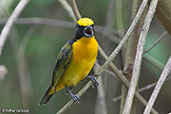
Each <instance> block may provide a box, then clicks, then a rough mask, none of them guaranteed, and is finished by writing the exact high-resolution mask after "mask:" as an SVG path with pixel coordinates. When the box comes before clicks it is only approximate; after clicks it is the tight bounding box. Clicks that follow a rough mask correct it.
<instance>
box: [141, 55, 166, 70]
mask: <svg viewBox="0 0 171 114" xmlns="http://www.w3.org/2000/svg"><path fill="white" fill-rule="evenodd" d="M144 60H145V61H147V62H149V63H150V64H152V65H154V66H155V67H156V68H157V69H159V70H160V71H162V70H163V68H164V64H163V63H162V62H160V61H159V60H157V59H156V58H154V57H153V56H151V55H150V54H148V53H146V54H144Z"/></svg>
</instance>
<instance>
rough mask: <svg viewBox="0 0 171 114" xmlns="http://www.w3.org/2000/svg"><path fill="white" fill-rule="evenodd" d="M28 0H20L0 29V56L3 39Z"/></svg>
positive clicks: (4, 39)
mask: <svg viewBox="0 0 171 114" xmlns="http://www.w3.org/2000/svg"><path fill="white" fill-rule="evenodd" d="M28 2H29V0H20V2H19V3H18V5H17V6H16V8H15V9H14V11H13V13H12V14H11V16H10V17H9V19H8V21H7V23H6V24H5V26H4V28H3V29H2V31H1V34H0V56H1V54H2V49H3V46H4V44H5V41H6V39H7V36H8V34H9V32H10V30H11V27H12V25H13V24H14V21H15V20H16V19H17V18H18V16H19V15H20V13H21V12H22V10H23V9H24V8H25V6H26V5H27V3H28Z"/></svg>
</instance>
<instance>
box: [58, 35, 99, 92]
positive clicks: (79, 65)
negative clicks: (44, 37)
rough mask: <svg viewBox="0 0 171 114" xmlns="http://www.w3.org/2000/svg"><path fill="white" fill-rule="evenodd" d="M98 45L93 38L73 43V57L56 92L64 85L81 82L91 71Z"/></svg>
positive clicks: (84, 38)
mask: <svg viewBox="0 0 171 114" xmlns="http://www.w3.org/2000/svg"><path fill="white" fill-rule="evenodd" d="M97 52H98V43H97V41H96V40H95V38H94V36H93V37H91V38H86V37H82V38H81V39H79V40H77V41H76V42H74V43H73V57H72V60H71V63H70V64H69V66H68V68H67V70H66V72H65V73H64V75H63V77H62V79H61V80H60V82H59V83H58V84H57V88H56V89H57V91H59V90H60V89H62V88H63V87H64V86H65V85H67V86H73V85H76V84H77V83H78V82H80V81H81V80H83V79H84V78H85V77H86V76H87V75H88V74H89V72H90V71H91V69H92V67H93V65H94V63H95V61H96V57H97Z"/></svg>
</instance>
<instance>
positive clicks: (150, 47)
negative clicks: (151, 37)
mask: <svg viewBox="0 0 171 114" xmlns="http://www.w3.org/2000/svg"><path fill="white" fill-rule="evenodd" d="M166 35H167V32H166V31H165V32H164V33H163V34H162V35H161V36H160V37H159V38H157V40H156V41H155V42H154V43H152V44H151V45H150V46H149V47H148V48H147V49H146V50H145V51H144V53H148V52H149V51H150V50H151V49H152V48H154V47H155V46H156V45H157V44H158V43H159V42H160V41H161V40H162V39H163V38H164V37H165V36H166Z"/></svg>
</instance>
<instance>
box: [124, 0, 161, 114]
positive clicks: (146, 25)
mask: <svg viewBox="0 0 171 114" xmlns="http://www.w3.org/2000/svg"><path fill="white" fill-rule="evenodd" d="M157 4H158V0H153V1H151V4H150V7H149V10H148V12H147V16H146V18H145V21H144V25H143V27H142V31H141V33H140V38H139V41H138V46H137V54H136V57H135V62H134V67H133V73H132V78H131V83H130V87H129V90H128V95H127V98H126V101H125V106H124V109H123V113H122V114H130V111H131V107H132V102H133V98H134V95H135V91H136V87H137V83H138V78H139V74H140V69H141V63H142V57H143V50H144V44H145V40H146V36H147V33H148V30H149V27H150V25H151V21H152V19H153V16H154V13H155V11H156V7H157Z"/></svg>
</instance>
